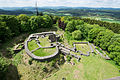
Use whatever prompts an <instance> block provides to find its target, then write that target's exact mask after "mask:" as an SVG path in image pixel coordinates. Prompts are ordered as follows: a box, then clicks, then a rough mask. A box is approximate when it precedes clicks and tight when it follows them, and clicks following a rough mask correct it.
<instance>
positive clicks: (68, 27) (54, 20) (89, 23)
mask: <svg viewBox="0 0 120 80" xmlns="http://www.w3.org/2000/svg"><path fill="white" fill-rule="evenodd" d="M53 24H58V26H59V27H60V28H62V29H63V30H64V31H65V32H66V35H67V39H68V40H72V39H73V40H74V39H75V40H87V41H89V42H91V43H94V44H95V45H96V46H99V47H101V48H102V49H103V50H105V51H107V52H108V55H109V56H110V58H111V59H112V60H114V61H115V62H116V64H117V65H120V34H118V33H119V32H120V24H112V23H107V22H99V21H95V20H90V19H80V18H75V17H68V16H66V17H57V16H49V15H43V16H27V15H24V14H21V15H18V16H15V15H0V43H1V44H2V43H5V42H6V41H7V40H9V39H11V38H13V37H15V36H18V35H20V34H21V33H32V32H35V30H37V29H39V28H50V27H52V26H53ZM96 24H98V25H96ZM100 24H101V25H100ZM115 32H116V33H115ZM10 65H12V64H11V63H10V62H9V61H7V60H6V59H4V58H2V57H0V74H3V75H0V78H4V77H5V75H4V74H5V73H6V72H7V70H8V66H10Z"/></svg>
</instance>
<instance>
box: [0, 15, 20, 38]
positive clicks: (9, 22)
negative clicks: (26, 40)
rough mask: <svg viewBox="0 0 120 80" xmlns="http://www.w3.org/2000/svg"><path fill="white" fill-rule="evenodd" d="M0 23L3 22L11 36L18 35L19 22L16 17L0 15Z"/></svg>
mask: <svg viewBox="0 0 120 80" xmlns="http://www.w3.org/2000/svg"><path fill="white" fill-rule="evenodd" d="M0 17H1V18H0V21H2V22H5V23H6V26H7V27H8V28H9V29H10V30H11V33H12V36H16V35H18V34H19V22H18V20H17V19H16V16H11V15H1V16H0Z"/></svg>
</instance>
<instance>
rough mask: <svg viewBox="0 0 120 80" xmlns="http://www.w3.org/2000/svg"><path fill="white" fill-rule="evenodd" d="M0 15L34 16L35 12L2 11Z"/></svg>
mask: <svg viewBox="0 0 120 80" xmlns="http://www.w3.org/2000/svg"><path fill="white" fill-rule="evenodd" d="M0 14H6V15H19V14H33V12H31V11H26V10H14V11H9V10H3V9H0Z"/></svg>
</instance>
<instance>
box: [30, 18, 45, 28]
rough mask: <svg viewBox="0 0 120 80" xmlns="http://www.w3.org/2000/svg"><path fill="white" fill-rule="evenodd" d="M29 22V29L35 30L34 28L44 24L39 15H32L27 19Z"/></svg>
mask: <svg viewBox="0 0 120 80" xmlns="http://www.w3.org/2000/svg"><path fill="white" fill-rule="evenodd" d="M29 23H30V28H31V30H36V29H38V28H42V27H43V26H44V24H43V23H44V21H43V18H42V17H41V16H32V17H31V18H30V19H29Z"/></svg>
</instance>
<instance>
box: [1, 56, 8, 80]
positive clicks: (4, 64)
mask: <svg viewBox="0 0 120 80" xmlns="http://www.w3.org/2000/svg"><path fill="white" fill-rule="evenodd" d="M8 66H9V63H8V62H7V61H6V60H5V59H4V58H2V57H0V79H1V80H5V79H6V73H7V71H8Z"/></svg>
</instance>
